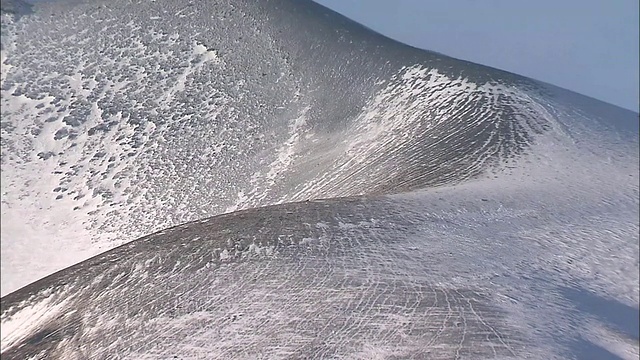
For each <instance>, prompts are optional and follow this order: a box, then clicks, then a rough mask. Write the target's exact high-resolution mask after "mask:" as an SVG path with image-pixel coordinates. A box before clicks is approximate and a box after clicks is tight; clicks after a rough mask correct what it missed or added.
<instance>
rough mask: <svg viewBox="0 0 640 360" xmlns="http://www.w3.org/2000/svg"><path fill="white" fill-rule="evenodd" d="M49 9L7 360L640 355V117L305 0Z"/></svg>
mask: <svg viewBox="0 0 640 360" xmlns="http://www.w3.org/2000/svg"><path fill="white" fill-rule="evenodd" d="M35 9H36V11H35V13H34V14H32V15H29V16H23V17H21V18H20V19H19V20H16V18H15V17H12V16H11V15H9V14H3V17H2V26H3V29H2V37H3V39H2V42H3V52H2V65H3V66H2V86H1V91H2V120H1V124H2V126H1V136H2V144H1V146H2V153H1V156H2V159H1V161H2V162H1V166H2V181H1V186H2V226H1V230H2V242H1V245H2V294H3V295H4V296H3V297H2V304H1V306H2V315H1V318H2V355H3V359H4V357H7V358H9V359H11V358H16V359H22V358H28V357H35V358H64V359H74V358H77V359H82V358H98V359H100V358H104V359H108V358H113V357H114V356H120V357H123V358H145V357H146V358H167V357H173V356H177V357H178V358H181V357H182V358H199V357H200V358H202V357H220V358H256V357H265V358H287V357H290V358H301V357H302V358H307V357H309V358H323V357H325V358H326V357H343V358H367V359H369V358H375V357H378V358H390V359H393V358H402V359H404V358H429V359H432V358H435V359H437V358H443V359H445V358H446V359H448V358H456V357H460V358H469V359H477V358H527V357H532V358H545V359H552V358H558V359H565V358H572V357H574V358H575V357H582V356H584V355H585V354H596V353H597V354H601V355H603V356H612V357H620V358H623V359H626V358H633V357H634V356H635V357H637V354H638V339H637V337H638V335H637V332H635V333H634V332H633V331H629V324H633V321H631V322H624V321H621V319H622V318H626V317H630V316H634V315H637V309H638V280H639V279H638V261H639V258H638V256H639V255H638V246H639V245H638V205H639V204H638V187H639V186H638V160H639V155H638V121H637V120H638V117H637V114H634V113H632V112H629V111H625V110H621V109H619V108H616V107H613V106H611V105H608V104H604V103H601V102H598V101H595V100H593V99H589V98H586V97H583V96H581V95H577V94H574V93H571V92H568V91H565V90H562V89H558V88H555V87H552V86H549V85H546V84H541V83H537V82H535V81H533V80H529V79H526V78H522V77H519V76H516V75H513V74H509V73H505V72H502V71H498V70H495V69H491V68H487V67H483V66H479V65H476V64H471V63H467V62H463V61H459V60H455V59H451V58H447V57H446V56H443V55H439V54H435V53H431V52H426V51H421V50H418V49H413V48H410V47H406V46H404V45H401V44H398V43H395V42H393V41H391V40H389V39H387V38H384V37H382V36H380V35H378V34H375V33H373V32H371V31H369V30H367V29H365V28H363V27H361V26H359V25H357V24H354V23H353V22H351V21H349V20H347V19H345V18H343V17H341V16H339V15H337V14H335V13H333V12H331V11H329V10H326V9H324V8H322V7H320V6H319V5H316V4H314V3H311V2H306V1H293V0H291V1H290V0H271V1H261V2H253V1H242V0H238V1H191V2H188V3H184V2H182V1H172V0H161V1H155V2H147V1H144V2H138V1H111V2H100V1H96V2H77V1H72V2H66V3H47V4H39V5H38V6H37V7H36V8H35ZM5 44H7V45H6V47H5V46H4V45H5ZM339 197H347V198H339ZM317 198H332V199H328V200H316V201H304V200H307V199H317ZM282 203H286V204H282ZM273 204H280V205H276V206H269V207H264V208H256V209H249V210H245V211H239V212H234V211H236V210H240V209H246V208H252V207H262V206H265V205H273ZM225 212H232V213H230V214H225V215H219V216H215V217H211V218H207V219H205V220H198V221H196V222H191V223H187V224H185V225H180V226H177V227H173V228H169V227H171V226H174V225H177V224H180V223H184V222H187V221H193V220H196V219H199V218H203V217H208V216H211V215H218V214H221V213H225ZM163 228H169V229H167V230H163V231H161V232H157V233H155V234H153V235H150V236H145V237H143V238H141V239H139V240H136V241H133V242H131V243H129V244H126V245H123V246H120V247H117V248H115V249H113V250H111V251H108V252H106V253H103V254H101V255H97V256H95V257H93V258H90V259H89V260H86V261H84V262H81V263H78V264H76V265H74V266H72V267H70V268H67V269H65V270H62V271H59V272H57V273H54V274H53V275H50V276H47V277H46V278H43V279H41V280H38V281H36V282H33V283H31V284H30V285H27V286H24V285H26V284H28V283H29V282H32V281H33V280H36V279H38V278H41V277H42V276H45V275H48V274H51V273H52V272H53V271H55V270H58V269H61V268H64V267H66V266H69V265H71V264H73V263H77V262H78V261H79V260H82V259H85V258H87V257H89V256H90V255H94V254H96V253H98V252H100V251H102V250H104V249H108V248H113V247H115V246H116V245H118V244H122V243H124V242H127V241H129V240H132V239H134V238H136V237H139V236H142V235H145V234H149V233H152V232H154V231H157V230H160V229H163ZM23 286H24V287H23ZM16 289H18V290H16ZM5 294H8V295H5ZM594 304H598V305H601V304H605V305H606V307H607V310H606V311H602V312H600V311H598V310H597V309H596V307H598V306H594Z"/></svg>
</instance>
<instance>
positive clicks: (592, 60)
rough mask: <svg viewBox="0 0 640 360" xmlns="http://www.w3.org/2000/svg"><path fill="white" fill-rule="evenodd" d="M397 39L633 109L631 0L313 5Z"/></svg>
mask: <svg viewBox="0 0 640 360" xmlns="http://www.w3.org/2000/svg"><path fill="white" fill-rule="evenodd" d="M316 2H318V3H320V4H322V5H324V6H327V7H329V8H331V9H333V10H335V11H337V12H339V13H341V14H343V15H345V16H347V17H349V18H351V19H353V20H355V21H357V22H359V23H362V24H364V25H366V26H368V27H370V28H372V29H374V30H376V31H378V32H380V33H382V34H384V35H386V36H389V37H391V38H394V39H396V40H399V41H401V42H404V43H407V44H410V45H413V46H416V47H419V48H423V49H428V50H434V51H437V52H440V53H443V54H446V55H449V56H453V57H456V58H460V59H465V60H469V61H473V62H476V63H480V64H485V65H489V66H493V67H496V68H499V69H504V70H508V71H511V72H514V73H517V74H521V75H525V76H529V77H532V78H534V79H537V80H541V81H545V82H549V83H552V84H554V85H558V86H560V87H563V88H567V89H570V90H573V91H576V92H579V93H581V94H584V95H588V96H591V97H594V98H597V99H600V100H603V101H606V102H609V103H612V104H615V105H618V106H622V107H624V108H627V109H631V110H634V111H636V112H638V96H639V95H638V92H639V91H638V88H639V86H640V85H639V70H638V67H639V64H638V62H639V60H638V57H639V56H638V52H639V50H638V47H639V45H638V44H639V36H638V32H639V30H638V26H639V25H638V17H639V16H638V12H639V9H638V3H639V2H638V0H612V1H605V0H535V1H524V0H483V1H477V0H316Z"/></svg>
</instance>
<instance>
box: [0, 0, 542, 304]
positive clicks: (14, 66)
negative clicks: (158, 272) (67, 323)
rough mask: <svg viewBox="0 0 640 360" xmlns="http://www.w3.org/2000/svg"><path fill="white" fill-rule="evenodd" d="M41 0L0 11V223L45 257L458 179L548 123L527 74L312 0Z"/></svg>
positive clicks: (514, 149) (505, 155)
mask: <svg viewBox="0 0 640 360" xmlns="http://www.w3.org/2000/svg"><path fill="white" fill-rule="evenodd" d="M37 9H38V11H36V13H34V14H33V15H31V16H28V17H23V18H21V19H20V20H19V21H14V20H12V19H11V18H9V17H4V18H3V34H5V35H3V44H5V43H6V44H7V50H6V51H5V52H4V53H3V75H2V109H3V110H2V112H3V116H2V130H1V136H2V179H3V181H2V189H3V190H2V192H3V215H4V216H3V219H6V220H3V221H4V222H3V224H4V225H3V227H2V228H3V235H4V237H5V238H7V239H11V240H8V242H7V243H13V244H16V243H18V242H21V240H18V238H19V237H22V236H26V237H28V238H29V241H30V243H32V244H38V245H37V246H36V248H37V249H42V251H43V255H44V253H47V252H49V251H52V249H51V250H49V249H50V246H51V245H49V242H48V241H47V242H45V243H43V242H42V241H41V240H39V239H42V238H44V237H45V236H46V237H47V239H51V236H53V239H52V241H53V242H56V243H58V244H59V245H57V246H56V247H60V246H65V247H68V248H72V249H74V251H73V253H79V254H82V256H81V258H82V257H86V256H87V255H88V254H91V253H95V252H96V250H99V248H98V246H99V247H100V248H110V247H113V246H115V245H117V244H120V243H122V242H123V241H125V240H132V239H134V238H136V237H139V236H142V235H144V234H148V233H150V232H153V231H156V230H159V229H162V228H165V227H168V226H172V225H177V224H179V223H184V222H187V221H190V220H195V219H197V218H200V217H202V216H208V215H215V214H219V213H223V212H229V211H233V210H237V209H243V208H248V207H255V206H263V205H267V204H274V203H282V202H289V201H300V200H305V199H309V198H329V197H336V196H352V195H359V194H382V193H396V192H401V191H407V190H412V189H419V188H424V187H429V186H435V185H443V184H455V183H460V182H463V181H465V180H467V179H470V178H473V177H477V176H481V175H483V174H486V172H487V171H488V170H489V169H491V168H492V166H494V165H500V166H502V165H504V163H505V162H506V161H509V160H510V159H513V157H514V156H515V155H517V154H519V153H521V152H523V151H524V150H525V149H526V148H527V146H528V144H529V143H530V142H531V141H532V139H533V138H534V137H535V135H536V134H539V133H541V132H542V131H544V129H546V128H548V126H549V122H550V121H553V119H552V118H550V117H549V114H548V112H547V110H545V109H544V108H543V107H542V105H541V104H539V103H537V102H536V101H535V100H534V98H535V97H539V96H540V95H541V91H542V89H543V88H542V87H540V86H538V85H536V84H535V83H534V82H533V81H530V80H527V79H525V78H521V77H517V76H515V75H511V74H508V73H505V72H502V71H498V70H495V69H490V68H487V67H482V66H479V65H475V64H471V63H467V62H463V61H458V60H455V59H451V58H447V57H445V56H442V55H438V54H434V53H429V52H425V51H421V50H417V49H413V48H409V47H406V46H404V45H401V44H398V43H395V42H393V41H391V40H389V39H386V38H384V37H382V36H380V35H378V34H375V33H373V32H371V31H369V30H367V29H365V28H363V27H362V26H360V25H357V24H355V23H353V22H351V21H349V20H347V19H345V18H343V17H342V16H340V15H338V14H336V13H333V12H331V11H329V10H327V9H324V8H322V7H321V6H319V5H317V4H314V3H312V2H306V1H265V2H258V3H256V2H253V1H251V2H245V1H232V2H229V1H193V2H189V3H184V2H182V1H171V0H163V1H156V2H147V1H144V2H130V1H109V2H86V3H84V2H77V1H73V2H67V3H58V2H52V3H45V4H38V5H37ZM536 89H537V90H536ZM35 174H37V175H35ZM36 199H37V200H36ZM14 219H25V221H24V224H22V225H19V223H20V222H19V221H16V220H14ZM61 224H64V225H63V227H62V228H63V229H62V228H61V226H60V225H61ZM66 229H68V230H66ZM18 234H20V235H18ZM4 243H5V242H3V246H5V247H4V248H3V249H5V251H3V259H5V261H3V263H7V264H9V263H11V264H23V263H25V262H26V261H27V260H26V259H21V258H15V259H6V256H5V255H4V254H6V253H9V252H11V253H14V254H15V253H24V252H23V251H21V250H19V249H18V248H16V246H15V245H12V246H13V247H11V248H8V247H7V246H9V245H4ZM91 243H97V244H99V245H98V246H95V245H91ZM76 260H79V259H76ZM73 262H74V261H73V259H60V260H59V264H52V266H53V268H41V269H31V270H30V271H31V272H32V273H38V274H41V275H44V274H43V272H44V273H49V272H50V271H52V270H54V269H59V268H61V267H63V266H67V265H70V264H71V263H73ZM7 266H8V265H7ZM17 266H21V265H17ZM5 269H6V270H7V271H9V272H12V273H16V272H24V270H19V269H16V268H15V267H6V268H5ZM32 280H33V279H32ZM14 284H18V285H24V282H23V280H17V281H16V282H14ZM6 285H7V283H6V282H5V280H4V278H3V289H6V288H7V286H6ZM15 286H16V285H12V286H11V287H10V289H15ZM3 293H6V290H3Z"/></svg>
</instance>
